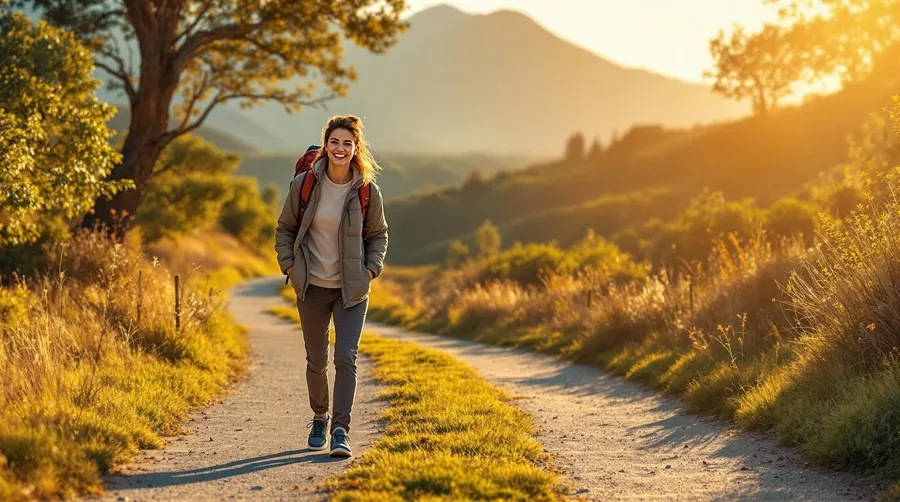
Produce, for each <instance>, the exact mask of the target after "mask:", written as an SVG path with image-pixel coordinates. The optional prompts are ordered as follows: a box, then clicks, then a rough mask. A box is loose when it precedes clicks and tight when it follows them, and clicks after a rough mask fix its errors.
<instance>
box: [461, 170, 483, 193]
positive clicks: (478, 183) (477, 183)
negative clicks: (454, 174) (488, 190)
mask: <svg viewBox="0 0 900 502" xmlns="http://www.w3.org/2000/svg"><path fill="white" fill-rule="evenodd" d="M485 180H486V178H485V176H484V171H482V170H481V169H480V168H477V167H473V168H472V170H470V171H469V176H468V177H466V180H465V181H464V182H463V184H462V189H463V190H465V191H468V190H472V189H477V188H480V187H482V186H483V185H484V183H485Z"/></svg>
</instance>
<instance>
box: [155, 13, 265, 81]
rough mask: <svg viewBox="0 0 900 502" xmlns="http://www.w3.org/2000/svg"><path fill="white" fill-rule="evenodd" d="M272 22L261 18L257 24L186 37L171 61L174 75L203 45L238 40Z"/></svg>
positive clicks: (222, 27)
mask: <svg viewBox="0 0 900 502" xmlns="http://www.w3.org/2000/svg"><path fill="white" fill-rule="evenodd" d="M271 21H272V17H271V16H268V15H267V16H265V17H263V18H262V19H261V20H260V21H259V22H256V23H251V24H228V25H225V26H220V27H218V28H213V29H211V30H206V31H200V32H197V33H194V34H193V35H190V36H189V37H187V38H186V39H185V41H184V44H183V45H182V46H181V47H180V48H179V49H178V51H177V52H176V54H175V58H174V61H173V69H174V71H175V72H176V74H178V73H180V72H181V71H182V70H183V69H184V68H185V67H186V66H187V64H188V62H189V61H190V60H191V58H192V57H193V56H194V54H195V53H196V52H197V50H198V49H200V48H201V47H203V46H204V45H208V44H209V43H211V42H215V41H216V40H227V39H233V38H240V37H243V36H246V35H249V34H251V33H253V32H255V31H257V30H260V29H262V28H265V27H266V25H267V24H269V23H270V22H271Z"/></svg>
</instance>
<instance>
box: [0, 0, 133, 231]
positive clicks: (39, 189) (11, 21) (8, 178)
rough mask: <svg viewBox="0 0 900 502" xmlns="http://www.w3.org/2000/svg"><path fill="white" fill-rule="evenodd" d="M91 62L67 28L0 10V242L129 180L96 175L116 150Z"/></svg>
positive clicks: (83, 207) (40, 227)
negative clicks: (111, 179)
mask: <svg viewBox="0 0 900 502" xmlns="http://www.w3.org/2000/svg"><path fill="white" fill-rule="evenodd" d="M93 70H94V66H93V61H92V59H91V56H90V53H89V52H88V50H87V49H85V48H84V47H83V46H82V45H81V44H80V43H79V42H78V40H77V39H76V37H74V36H73V35H72V34H70V33H68V32H65V31H63V30H59V29H57V28H54V27H52V26H49V25H47V24H45V23H43V22H37V23H33V22H32V21H30V20H29V19H28V18H27V17H26V16H24V15H22V14H18V13H12V12H9V11H8V10H5V9H4V10H0V245H3V246H20V245H26V244H30V243H34V242H35V241H37V240H38V238H39V237H40V236H41V234H43V233H45V232H47V231H49V229H50V228H52V227H54V226H55V225H58V222H59V220H60V219H70V220H71V219H76V218H78V217H80V216H82V215H83V214H84V213H86V212H87V211H88V210H89V209H90V208H91V206H92V204H93V202H94V200H95V198H96V197H97V196H99V195H109V194H112V193H114V192H116V191H117V190H120V189H123V188H126V187H128V186H131V184H130V183H128V182H116V183H108V182H106V181H104V179H105V177H106V175H107V174H108V173H109V172H110V170H111V169H112V167H113V164H114V163H115V162H117V161H118V160H119V155H118V154H117V153H116V152H115V151H114V150H113V148H112V147H111V146H110V144H109V143H108V142H107V139H108V138H109V137H111V136H112V132H111V131H110V130H109V129H107V127H106V124H105V123H106V120H107V119H108V118H109V117H110V116H111V114H112V113H113V111H114V110H113V109H112V108H111V107H109V106H107V105H105V104H103V103H101V102H100V101H98V100H97V98H96V97H95V96H94V91H95V90H96V88H97V86H98V85H99V81H97V80H95V79H93V78H92V77H91V73H92V72H93Z"/></svg>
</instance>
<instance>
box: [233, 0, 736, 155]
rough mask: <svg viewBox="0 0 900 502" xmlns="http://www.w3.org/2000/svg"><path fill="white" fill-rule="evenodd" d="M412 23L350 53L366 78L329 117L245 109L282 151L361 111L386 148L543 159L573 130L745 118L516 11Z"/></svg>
mask: <svg viewBox="0 0 900 502" xmlns="http://www.w3.org/2000/svg"><path fill="white" fill-rule="evenodd" d="M410 23H411V27H410V29H409V31H408V32H407V33H406V34H404V35H403V36H401V38H400V41H399V43H398V45H397V46H395V47H393V48H391V50H389V51H388V52H387V53H386V54H384V55H373V54H370V53H368V52H366V51H363V50H360V49H358V48H357V47H356V46H355V45H348V46H347V47H346V55H347V63H348V64H350V65H352V66H353V67H354V68H355V69H356V71H357V73H358V75H359V79H358V80H357V81H356V82H353V83H351V85H350V87H349V91H348V95H347V96H346V97H345V98H342V99H338V100H335V101H332V102H329V103H328V109H327V110H321V109H313V108H307V109H305V110H303V111H302V112H301V113H299V114H296V115H294V116H288V115H286V114H285V113H284V112H283V111H282V110H281V109H280V108H278V107H275V106H270V107H268V108H266V109H260V110H250V111H247V112H246V113H247V114H249V116H251V117H253V118H254V120H256V121H257V122H260V123H265V124H268V125H269V127H270V128H271V130H273V131H279V132H280V134H281V135H282V137H283V138H285V144H290V142H291V139H293V138H296V137H297V136H298V135H304V134H306V135H307V136H308V135H310V134H316V133H317V131H319V130H320V129H321V127H322V124H323V123H324V122H325V120H326V119H327V117H328V116H330V115H331V114H333V113H355V114H359V115H361V116H363V117H364V118H365V120H366V123H367V131H368V134H369V135H370V138H371V140H372V143H373V144H374V145H375V146H376V147H378V148H381V149H383V150H392V151H414V152H435V151H438V152H454V151H464V152H469V151H489V152H527V153H533V154H538V155H542V156H543V155H548V154H556V153H557V152H558V151H559V147H560V145H562V144H563V141H564V140H565V138H566V137H567V136H568V135H569V134H571V133H572V132H573V131H575V130H580V131H582V132H583V133H584V134H585V135H586V136H587V137H588V138H589V139H590V138H593V137H594V136H598V137H599V138H601V139H602V140H604V141H605V140H606V139H607V138H609V137H610V135H611V134H612V132H613V131H614V130H619V131H623V130H625V129H627V128H628V127H630V126H631V124H634V123H643V122H653V123H662V124H665V125H667V126H691V125H693V124H696V123H705V122H710V121H717V120H724V119H728V118H735V117H738V116H741V115H743V114H745V113H746V111H747V106H746V105H743V104H739V103H735V102H732V101H728V100H725V99H724V98H722V97H720V96H717V95H714V94H712V93H711V92H710V91H709V88H708V86H705V85H698V84H689V83H685V82H681V81H677V80H673V79H670V78H667V77H663V76H660V75H657V74H653V73H649V72H647V71H644V70H637V69H629V68H624V67H621V66H617V65H615V64H613V63H611V62H609V61H607V60H605V59H603V58H601V57H599V56H597V55H596V54H594V53H592V52H589V51H586V50H584V49H581V48H579V47H576V46H574V45H572V44H570V43H568V42H566V41H564V40H562V39H560V38H559V37H557V36H555V35H553V34H551V33H550V32H548V31H547V30H545V29H544V28H543V27H541V26H540V25H539V24H537V23H536V22H535V21H533V20H532V19H530V18H528V17H526V16H525V15H523V14H521V13H518V12H513V11H505V10H504V11H497V12H494V13H492V14H487V15H469V14H465V13H463V12H461V11H459V10H456V9H454V8H452V7H448V6H439V7H434V8H431V9H428V10H425V11H422V12H420V13H418V14H416V15H414V16H413V17H412V18H411V19H410Z"/></svg>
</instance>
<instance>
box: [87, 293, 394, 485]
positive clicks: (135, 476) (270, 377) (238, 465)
mask: <svg viewBox="0 0 900 502" xmlns="http://www.w3.org/2000/svg"><path fill="white" fill-rule="evenodd" d="M277 288H278V281H273V280H272V279H271V278H268V279H261V280H257V281H252V282H249V283H246V284H244V285H242V286H239V287H237V288H235V289H234V290H233V291H232V294H231V304H230V307H229V309H230V311H231V312H232V313H233V314H234V316H235V318H236V320H237V322H239V323H240V324H242V325H244V326H247V327H248V328H250V329H251V330H252V331H251V333H250V342H251V345H252V349H253V359H252V363H251V366H250V374H249V377H248V378H247V379H246V380H245V381H243V382H240V383H239V384H237V385H235V386H234V387H233V388H232V389H230V392H229V394H227V395H226V396H225V397H224V402H223V403H221V404H218V405H215V406H212V407H210V408H208V409H206V410H204V411H203V412H200V413H196V414H194V415H193V416H192V419H191V421H190V422H189V423H188V424H187V427H186V428H187V429H188V430H189V433H188V434H187V435H185V436H181V437H178V438H172V441H170V442H169V444H168V445H167V447H166V448H165V449H164V450H152V451H146V452H144V453H143V454H142V455H139V461H138V462H137V463H135V464H133V465H130V466H128V467H127V469H126V470H125V472H126V473H127V474H128V475H127V476H117V477H111V478H109V484H108V488H107V492H106V493H105V494H104V496H103V497H102V499H103V500H124V499H127V500H244V499H266V500H286V499H290V500H298V499H301V500H306V499H321V498H322V496H321V495H322V494H321V493H317V492H316V485H317V484H318V483H319V482H320V481H322V480H323V479H325V478H326V477H328V476H330V475H331V474H334V473H337V472H340V471H343V470H344V469H346V468H347V467H348V466H349V465H350V463H351V461H352V460H340V459H332V458H331V457H329V456H328V453H327V452H314V451H310V450H307V449H306V437H307V435H308V434H309V429H307V428H306V424H307V423H308V422H309V421H310V419H311V417H312V413H311V412H310V410H309V402H308V400H307V399H308V398H307V393H306V373H305V368H306V362H305V358H306V354H305V351H304V348H303V338H302V335H301V333H300V331H299V330H297V329H296V327H295V326H294V324H293V323H291V322H287V321H282V320H278V319H276V318H275V317H273V316H271V315H269V314H266V313H265V312H264V310H265V309H266V308H267V307H271V306H273V305H279V304H282V303H283V300H282V299H281V298H280V297H279V296H278V294H277ZM359 376H360V378H359V383H358V388H357V394H356V404H355V406H354V408H353V429H352V430H351V434H350V437H351V440H352V445H353V450H354V451H353V453H354V455H355V456H356V458H359V457H360V456H361V454H362V453H363V451H365V450H366V448H367V447H368V446H369V445H370V444H371V443H372V442H373V441H374V440H375V439H376V438H377V437H378V436H379V435H380V434H381V433H382V430H383V425H384V424H382V423H379V422H376V420H377V418H378V414H379V413H380V411H381V410H382V409H383V406H384V404H385V403H384V402H383V401H379V400H377V398H376V396H377V394H378V392H380V391H381V390H382V389H383V387H381V386H379V385H378V384H377V383H376V382H375V381H373V380H372V377H371V363H370V362H369V361H368V360H367V359H365V358H362V357H360V359H359ZM333 382H334V367H333V365H331V366H330V368H329V384H333ZM295 485H297V488H296V489H295V488H294V487H295Z"/></svg>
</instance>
